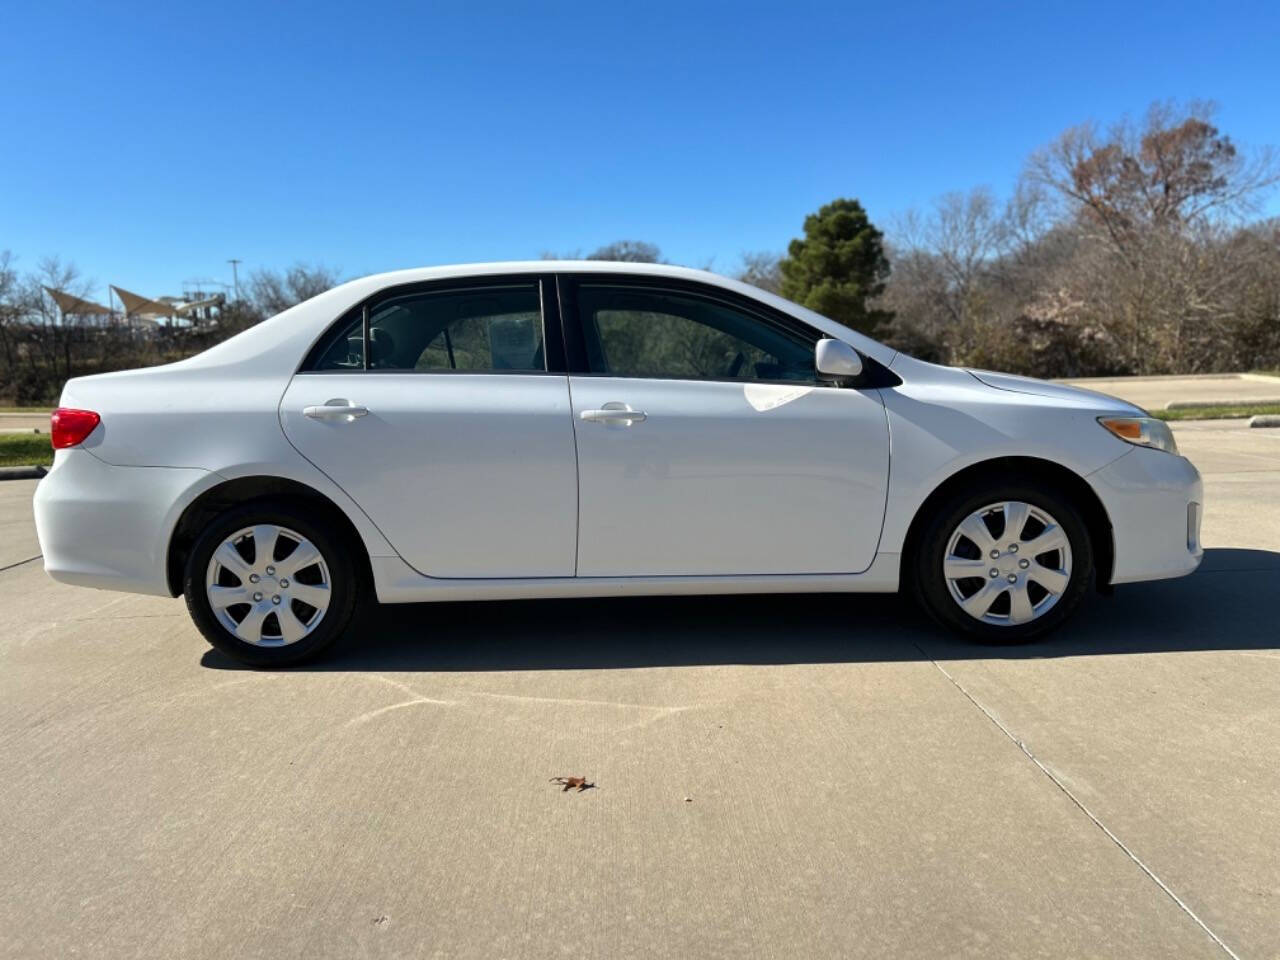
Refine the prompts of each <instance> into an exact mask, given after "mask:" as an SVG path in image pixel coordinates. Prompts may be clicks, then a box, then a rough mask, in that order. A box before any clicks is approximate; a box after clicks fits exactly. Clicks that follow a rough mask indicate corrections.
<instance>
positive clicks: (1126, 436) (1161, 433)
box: [1098, 417, 1178, 453]
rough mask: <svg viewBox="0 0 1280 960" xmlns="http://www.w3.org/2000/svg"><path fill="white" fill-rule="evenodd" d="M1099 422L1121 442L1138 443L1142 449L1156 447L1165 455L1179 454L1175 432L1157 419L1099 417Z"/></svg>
mask: <svg viewBox="0 0 1280 960" xmlns="http://www.w3.org/2000/svg"><path fill="white" fill-rule="evenodd" d="M1098 422H1099V423H1100V424H1102V425H1103V426H1104V427H1106V428H1107V429H1108V430H1110V431H1111V432H1112V433H1114V434H1115V435H1116V436H1117V437H1119V438H1120V439H1121V440H1124V441H1127V442H1128V443H1136V444H1137V445H1138V446H1140V447H1154V448H1155V449H1157V450H1163V451H1164V452H1165V453H1177V452H1178V445H1177V444H1176V443H1175V442H1174V440H1173V431H1172V430H1170V429H1169V425H1168V424H1167V423H1165V422H1164V421H1163V420H1157V419H1156V418H1155V417H1099V418H1098Z"/></svg>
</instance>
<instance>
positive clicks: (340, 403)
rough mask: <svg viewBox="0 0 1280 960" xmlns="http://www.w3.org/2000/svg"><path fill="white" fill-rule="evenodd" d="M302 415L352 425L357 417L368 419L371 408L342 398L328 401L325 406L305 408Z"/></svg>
mask: <svg viewBox="0 0 1280 960" xmlns="http://www.w3.org/2000/svg"><path fill="white" fill-rule="evenodd" d="M302 415H303V416H305V417H310V418H311V419H312V420H336V421H340V422H343V423H351V422H352V421H353V420H355V419H356V418H357V417H367V416H368V415H369V408H368V407H366V406H362V405H361V404H358V403H352V402H351V401H350V400H347V399H344V398H342V397H335V398H334V399H332V400H326V401H325V402H324V405H323V406H319V407H304V408H303V410H302Z"/></svg>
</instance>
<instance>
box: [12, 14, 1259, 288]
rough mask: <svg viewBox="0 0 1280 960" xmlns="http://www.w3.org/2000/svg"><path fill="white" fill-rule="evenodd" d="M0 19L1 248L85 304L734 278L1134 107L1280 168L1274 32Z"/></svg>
mask: <svg viewBox="0 0 1280 960" xmlns="http://www.w3.org/2000/svg"><path fill="white" fill-rule="evenodd" d="M0 22H3V27H4V33H5V34H6V35H7V36H6V38H5V40H4V41H3V44H2V49H3V55H2V56H0V131H3V149H0V249H4V248H9V249H11V250H12V251H13V252H14V253H15V254H17V255H19V256H20V258H21V259H20V261H19V266H22V267H33V266H34V265H35V263H36V261H37V260H38V259H39V258H40V257H42V256H44V255H48V254H60V255H61V256H63V257H64V258H67V259H71V260H74V261H75V262H76V263H77V264H78V265H79V266H80V267H81V268H82V269H83V270H84V272H85V273H86V274H87V275H88V276H89V277H91V278H94V279H95V280H97V281H98V290H99V291H100V292H101V293H102V295H103V296H105V284H106V283H107V282H113V283H117V284H119V285H121V286H124V287H126V288H131V289H136V290H138V291H139V292H142V293H144V294H147V295H151V296H157V295H162V294H166V293H175V292H177V291H178V289H179V288H180V285H181V283H182V281H183V280H185V279H187V278H192V277H213V278H217V279H223V280H230V276H231V271H230V267H229V266H228V265H227V264H226V262H225V261H226V260H227V258H229V257H239V258H241V259H242V260H244V261H245V264H244V266H243V267H242V268H241V269H242V271H243V270H250V269H253V268H254V267H258V266H271V267H278V266H284V265H287V264H288V263H290V262H292V261H294V260H297V259H305V260H309V261H320V262H324V263H328V264H331V265H334V266H337V267H340V268H341V269H342V271H343V273H344V274H345V275H347V276H356V275H360V274H364V273H369V272H376V271H381V270H386V269H394V268H398V267H405V266H416V265H423V264H433V263H448V262H458V261H469V260H495V259H518V258H529V257H536V256H538V255H539V254H540V253H541V252H542V251H544V250H551V251H557V252H570V251H574V250H581V251H584V252H586V251H589V250H591V249H592V248H594V247H596V246H599V245H601V244H604V243H607V242H609V241H612V240H616V239H623V238H629V239H637V240H648V241H651V242H654V243H657V244H659V245H660V246H661V247H662V250H663V252H664V254H665V255H666V256H667V257H669V258H670V259H672V260H675V261H677V262H683V263H690V264H695V265H702V264H705V263H706V262H708V261H711V262H712V263H713V266H714V267H715V268H716V269H719V270H722V271H726V272H727V271H729V270H731V269H732V268H734V267H735V266H736V264H737V262H738V260H739V257H740V255H741V253H742V252H743V251H747V250H762V249H774V250H780V249H783V248H784V247H785V245H786V243H787V241H788V240H789V239H790V238H791V237H793V236H795V235H796V234H797V233H798V232H799V230H800V227H801V223H802V221H803V218H804V216H805V214H806V213H809V212H811V211H812V210H814V209H816V208H817V207H818V206H820V205H821V204H822V203H824V202H826V201H828V200H831V199H832V198H834V197H837V196H856V197H858V198H860V199H861V200H862V202H863V203H864V204H865V206H866V207H867V209H868V210H869V212H870V213H871V216H872V218H873V219H874V220H876V221H879V222H888V221H889V220H890V219H891V218H892V217H893V215H894V214H896V213H899V212H901V211H904V210H906V209H907V208H909V207H912V206H920V205H924V204H927V203H928V202H929V201H930V199H931V198H933V197H936V196H937V195H939V194H941V193H944V192H946V191H949V190H954V189H967V188H969V187H972V186H976V185H979V184H986V185H990V186H991V187H993V188H994V189H995V190H996V191H997V192H1000V193H1003V192H1004V191H1006V190H1007V189H1008V187H1009V186H1010V184H1011V183H1012V182H1013V180H1014V178H1015V177H1016V176H1017V174H1018V171H1019V169H1020V168H1021V165H1022V163H1023V160H1024V159H1025V157H1026V155H1027V154H1028V153H1029V152H1030V151H1031V150H1033V149H1034V148H1036V147H1037V146H1039V145H1041V144H1043V143H1044V142H1046V141H1047V140H1049V139H1051V138H1052V137H1053V136H1054V135H1056V134H1057V133H1058V132H1060V131H1061V130H1062V129H1064V128H1065V127H1067V126H1070V125H1072V124H1075V123H1078V122H1081V121H1084V120H1087V119H1095V120H1098V121H1101V122H1103V123H1106V122H1110V121H1112V120H1115V119H1117V118H1119V117H1121V116H1122V115H1124V114H1126V113H1128V114H1132V115H1135V116H1136V115H1141V113H1142V112H1143V111H1144V110H1145V108H1146V106H1147V105H1148V104H1149V103H1150V102H1151V101H1152V100H1156V99H1166V98H1175V99H1188V98H1206V99H1212V100H1216V101H1217V102H1218V103H1219V104H1220V105H1221V112H1220V114H1219V119H1220V124H1221V126H1222V128H1223V129H1224V130H1225V131H1226V132H1228V133H1229V134H1231V135H1232V136H1233V137H1234V138H1235V139H1236V140H1237V141H1239V142H1241V143H1243V144H1254V145H1256V144H1265V143H1271V144H1280V4H1275V3H1269V4H1265V3H1257V4H1233V3H1212V4H1210V3H1202V4H1182V3H1176V2H1175V3H1160V4H1154V3H1152V4H1145V5H1138V4H1122V3H1099V4H1090V3H1050V2H1034V3H1018V4H993V3H987V4H968V5H966V4H958V3H940V4H936V5H932V4H916V3H902V2H899V3H879V4H875V5H858V4H830V5H817V4H805V3H779V2H776V0H775V2H773V3H769V4H754V3H735V4H727V3H726V4H697V3H682V4H663V3H645V4H635V3H627V4H621V3H618V4H603V3H596V4H573V5H570V4H518V5H517V4H511V5H506V4H477V3H456V4H453V3H450V4H425V3H424V4H404V5H394V4H393V5H384V4H379V3H374V2H369V3H363V4H353V3H350V2H345V3H326V2H315V3H307V4H302V3H298V4H283V3H281V4H275V3H262V2H260V3H238V2H219V3H217V4H201V3H195V2H192V3H158V4H142V3H135V4H102V3H93V4H63V3H57V2H47V0H44V2H40V3H14V4H9V5H7V9H6V12H5V13H4V15H3V19H2V21H0ZM1270 210H1271V211H1272V212H1280V205H1277V203H1276V202H1275V201H1274V200H1273V201H1272V203H1271V207H1270ZM242 277H243V273H242Z"/></svg>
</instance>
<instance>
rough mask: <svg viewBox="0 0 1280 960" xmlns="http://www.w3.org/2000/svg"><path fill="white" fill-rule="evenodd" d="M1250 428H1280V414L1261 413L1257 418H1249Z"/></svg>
mask: <svg viewBox="0 0 1280 960" xmlns="http://www.w3.org/2000/svg"><path fill="white" fill-rule="evenodd" d="M1249 426H1251V427H1280V414H1274V413H1260V414H1258V415H1257V416H1256V417H1250V418H1249Z"/></svg>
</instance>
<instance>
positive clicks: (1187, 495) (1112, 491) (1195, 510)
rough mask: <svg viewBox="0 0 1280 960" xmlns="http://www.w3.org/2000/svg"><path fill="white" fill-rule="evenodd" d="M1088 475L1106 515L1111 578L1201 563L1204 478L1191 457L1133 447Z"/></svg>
mask: <svg viewBox="0 0 1280 960" xmlns="http://www.w3.org/2000/svg"><path fill="white" fill-rule="evenodd" d="M1087 479H1088V481H1089V484H1090V486H1092V487H1093V489H1094V492H1095V493H1097V495H1098V498H1099V499H1100V500H1101V501H1102V505H1103V507H1105V508H1106V511H1107V516H1108V517H1109V518H1110V520H1111V529H1112V534H1113V537H1114V546H1115V562H1114V564H1113V565H1112V574H1111V583H1113V584H1114V583H1133V582H1136V581H1139V580H1163V579H1167V578H1170V577H1182V576H1186V575H1187V574H1188V573H1191V572H1192V571H1194V570H1195V569H1196V567H1198V566H1200V560H1201V559H1202V558H1203V556H1204V548H1203V547H1202V546H1201V544H1200V517H1201V515H1202V513H1203V504H1204V483H1203V482H1202V481H1201V479H1200V473H1199V471H1197V470H1196V468H1195V467H1194V466H1192V464H1191V461H1190V460H1188V459H1187V458H1186V457H1180V456H1173V455H1171V454H1168V453H1165V452H1163V451H1161V450H1148V449H1145V448H1143V447H1135V448H1134V449H1133V450H1131V451H1129V452H1128V453H1126V454H1125V455H1124V456H1122V457H1120V458H1119V459H1118V460H1113V461H1112V462H1111V463H1109V464H1107V466H1105V467H1103V468H1102V469H1101V470H1098V471H1096V472H1095V473H1092V474H1090V475H1089V477H1088V478H1087Z"/></svg>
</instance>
